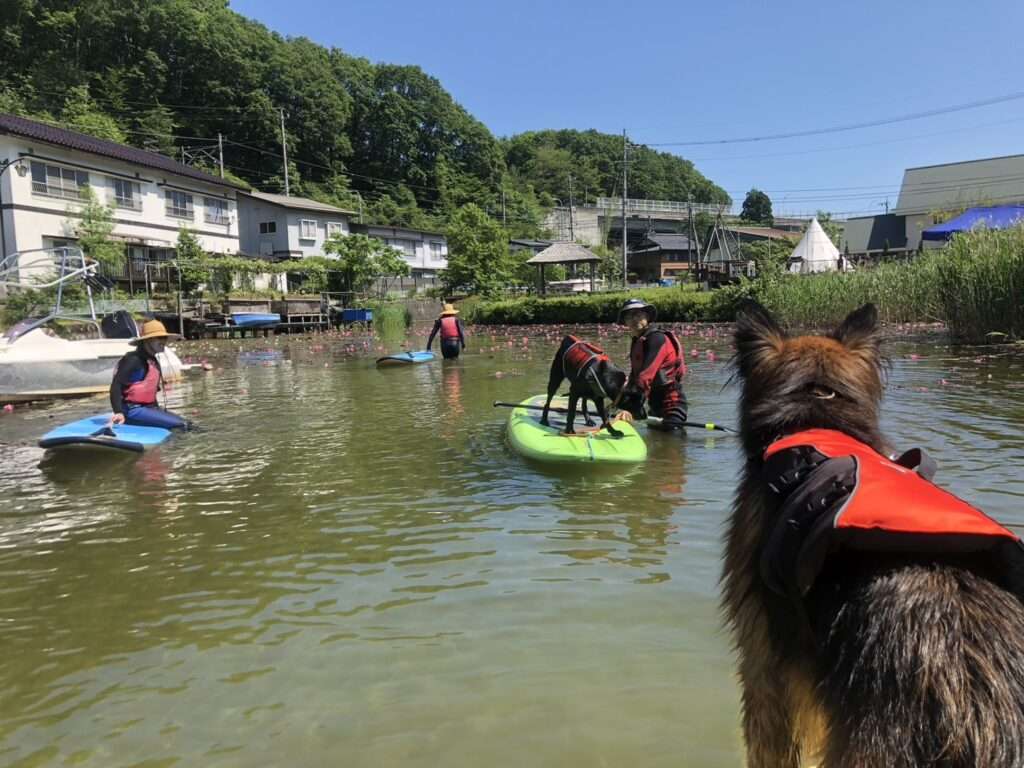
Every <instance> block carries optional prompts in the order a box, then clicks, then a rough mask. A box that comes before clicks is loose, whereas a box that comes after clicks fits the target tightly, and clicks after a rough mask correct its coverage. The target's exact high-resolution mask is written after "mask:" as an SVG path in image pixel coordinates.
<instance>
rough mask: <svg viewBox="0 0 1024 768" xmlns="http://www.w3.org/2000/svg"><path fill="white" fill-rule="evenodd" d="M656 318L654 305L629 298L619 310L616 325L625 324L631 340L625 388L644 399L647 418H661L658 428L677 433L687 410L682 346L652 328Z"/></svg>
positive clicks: (666, 333)
mask: <svg viewBox="0 0 1024 768" xmlns="http://www.w3.org/2000/svg"><path fill="white" fill-rule="evenodd" d="M657 316H658V312H657V310H656V309H655V308H654V306H653V305H651V304H648V303H647V302H645V301H644V300H643V299H629V300H628V301H626V303H625V304H623V305H622V309H621V310H619V323H621V324H622V325H625V326H626V327H627V328H628V329H629V333H630V335H631V336H632V337H633V340H632V342H631V343H630V346H629V367H630V371H629V380H628V382H627V384H626V386H627V389H629V388H632V389H633V390H638V391H639V392H640V393H641V394H642V395H643V396H644V398H646V401H647V407H648V410H649V411H650V412H651V415H653V416H658V417H660V418H661V425H660V428H661V429H663V430H666V431H671V430H676V429H679V430H681V429H683V427H684V426H685V422H686V411H687V403H686V394H685V393H684V392H683V375H684V374H685V373H686V362H685V358H684V355H683V345H682V344H680V343H679V339H677V338H676V336H675V334H674V333H672V331H665V330H662V329H661V328H656V327H655V326H654V325H652V323H654V320H655V318H656V317H657Z"/></svg>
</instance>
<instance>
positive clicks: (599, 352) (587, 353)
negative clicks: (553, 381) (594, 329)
mask: <svg viewBox="0 0 1024 768" xmlns="http://www.w3.org/2000/svg"><path fill="white" fill-rule="evenodd" d="M567 338H570V339H572V342H573V343H572V345H571V346H570V347H569V348H568V349H567V350H565V354H564V355H563V357H562V372H563V373H564V374H565V378H567V379H569V381H576V380H577V379H578V378H579V377H580V376H582V375H583V373H584V371H586V369H587V368H588V367H589V366H590V365H591V363H594V362H596V361H598V360H607V359H608V355H606V354H605V352H604V350H603V349H601V348H600V347H598V346H595V345H593V344H591V343H589V342H586V341H583V340H582V339H578V338H576V337H575V336H569V337H567Z"/></svg>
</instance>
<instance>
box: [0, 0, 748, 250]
mask: <svg viewBox="0 0 1024 768" xmlns="http://www.w3.org/2000/svg"><path fill="white" fill-rule="evenodd" d="M282 109H283V110H284V115H285V130H286V132H287V135H288V159H289V177H290V183H291V189H292V193H293V194H301V195H306V196H310V197H315V198H318V199H323V200H325V201H335V202H338V203H341V204H344V205H347V206H351V207H353V208H355V207H357V206H358V205H359V204H360V200H361V201H362V204H363V206H364V209H365V211H366V215H367V218H368V219H370V220H377V221H381V222H384V223H393V224H406V225H412V226H423V227H437V226H442V225H443V224H444V223H445V222H446V221H447V219H448V216H449V215H450V214H451V212H452V211H454V210H455V209H456V208H458V207H459V206H461V205H463V204H465V203H467V202H475V203H477V204H478V205H479V206H480V207H481V208H483V209H484V210H485V211H487V212H488V213H489V214H490V215H491V216H493V217H495V218H497V219H501V218H502V210H503V209H502V206H503V202H504V213H505V220H506V221H507V222H508V224H509V229H510V231H511V233H512V234H513V235H515V234H523V235H527V234H536V233H537V231H538V225H539V223H540V221H541V218H542V214H543V208H544V207H546V206H549V205H551V204H552V203H553V198H560V199H562V200H567V199H568V173H570V172H571V173H572V174H573V177H574V182H573V183H574V187H575V189H576V190H577V191H578V192H577V194H578V195H579V199H580V200H582V196H583V194H584V193H585V194H586V195H587V197H589V198H590V199H591V200H593V199H594V198H595V197H597V196H599V195H602V194H604V195H612V194H617V193H618V191H619V190H620V186H621V185H620V182H619V179H620V177H621V158H622V137H621V136H611V135H607V134H600V133H597V132H595V131H586V132H580V131H539V132H529V133H525V134H521V135H519V136H514V137H512V138H510V139H505V140H499V139H498V138H496V137H495V136H494V135H492V133H491V132H490V131H489V130H488V128H487V127H486V126H485V125H483V123H481V122H480V121H479V120H477V119H476V118H474V117H473V116H472V115H470V114H469V113H468V112H467V111H466V110H465V109H464V108H462V107H461V106H460V105H459V104H457V103H456V102H455V101H454V100H453V99H452V97H451V95H450V94H448V93H447V92H446V91H445V90H444V88H443V87H442V86H441V84H440V83H439V82H438V81H437V80H436V79H435V78H433V77H430V76H429V75H427V74H425V73H424V72H423V71H422V70H421V69H420V68H419V67H416V66H398V65H390V64H373V63H371V62H369V61H367V60H366V59H361V58H356V57H352V56H349V55H347V54H345V53H343V52H342V51H339V50H336V49H328V48H325V47H323V46H320V45H317V44H315V43H313V42H311V41H309V40H307V39H305V38H295V39H290V38H287V39H286V38H283V37H281V36H280V35H278V34H276V33H274V32H272V31H270V30H268V29H267V28H266V27H264V26H263V25H262V24H259V23H256V22H254V21H251V20H249V19H246V18H244V17H243V16H241V15H239V14H237V13H235V12H234V11H232V10H231V9H230V8H229V7H228V4H227V3H226V2H224V0H5V1H4V2H3V3H0V111H4V112H14V113H17V114H22V115H26V116H29V117H36V118H39V119H44V120H49V121H54V122H57V123H60V124H63V125H66V126H67V127H71V128H74V129H77V130H81V131H84V132H87V133H92V134H95V135H98V136H103V137H105V138H110V139H114V140H117V141H125V142H127V143H129V144H133V145H135V146H138V147H144V148H149V149H153V150H155V151H159V152H163V153H165V154H169V155H172V156H175V157H181V151H182V148H184V149H185V150H186V152H189V153H190V156H194V155H200V156H201V155H202V152H201V150H202V149H203V148H206V149H209V148H211V147H215V145H216V141H217V136H218V134H222V135H223V136H224V145H223V146H224V163H225V166H226V168H227V170H228V172H229V173H231V174H232V175H233V176H234V177H236V178H237V179H240V180H243V181H245V182H246V183H248V184H251V185H252V186H254V187H257V188H259V189H263V190H267V191H278V190H280V189H282V188H283V170H282V161H281V142H280V138H281V136H280V131H281V113H280V110H282ZM215 156H216V151H215V150H214V151H213V152H212V153H210V154H209V155H208V157H210V158H213V157H215ZM206 163H207V165H208V166H209V167H211V168H212V165H211V163H212V159H208V160H206ZM629 189H630V194H631V196H636V197H644V196H647V197H656V198H670V199H676V200H683V199H686V198H687V197H692V199H694V200H697V201H712V200H722V201H724V200H727V199H728V198H727V196H726V194H725V192H724V191H723V190H721V189H720V188H718V187H717V186H715V185H714V184H712V183H711V182H710V181H708V180H707V179H706V178H704V177H703V176H702V175H701V174H700V173H699V172H698V171H696V170H695V169H694V168H693V166H692V164H691V163H689V162H687V161H685V160H682V159H680V158H678V157H675V156H673V155H669V154H666V153H660V152H654V151H652V150H650V149H648V148H645V147H637V148H634V149H633V150H632V155H631V164H630V186H629ZM356 193H358V196H357V195H356ZM503 193H504V194H503Z"/></svg>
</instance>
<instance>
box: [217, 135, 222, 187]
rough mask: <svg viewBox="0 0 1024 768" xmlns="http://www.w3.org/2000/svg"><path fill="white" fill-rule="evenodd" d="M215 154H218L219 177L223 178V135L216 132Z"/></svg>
mask: <svg viewBox="0 0 1024 768" xmlns="http://www.w3.org/2000/svg"><path fill="white" fill-rule="evenodd" d="M217 154H218V155H219V156H220V177H221V178H222V179H223V178H224V137H223V136H221V135H220V132H219V131H218V133H217Z"/></svg>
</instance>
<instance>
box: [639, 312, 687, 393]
mask: <svg viewBox="0 0 1024 768" xmlns="http://www.w3.org/2000/svg"><path fill="white" fill-rule="evenodd" d="M654 332H657V333H663V334H665V338H667V339H668V343H669V349H668V350H667V354H665V355H662V356H661V359H660V360H656V361H655V363H656V364H657V369H656V370H654V371H649V370H643V365H644V359H645V358H646V357H647V341H648V335H649V334H650V333H654ZM629 364H630V367H631V369H632V373H631V378H632V379H633V381H634V383H636V384H637V385H638V386H639V387H640V388H641V389H642V390H643V391H644V392H648V391H649V389H650V388H651V387H667V386H669V385H672V384H675V383H676V382H678V381H679V380H680V379H682V378H683V376H684V375H686V358H685V356H684V354H683V345H682V344H681V343H680V341H679V339H677V338H676V335H675V334H674V333H672V331H666V330H662V329H661V328H651V329H649V330H647V331H645V332H644V333H643V334H642V335H640V336H638V337H637V338H635V339H633V343H632V344H631V345H630V348H629ZM652 367H653V366H652Z"/></svg>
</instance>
